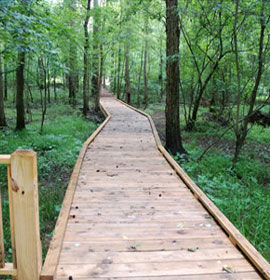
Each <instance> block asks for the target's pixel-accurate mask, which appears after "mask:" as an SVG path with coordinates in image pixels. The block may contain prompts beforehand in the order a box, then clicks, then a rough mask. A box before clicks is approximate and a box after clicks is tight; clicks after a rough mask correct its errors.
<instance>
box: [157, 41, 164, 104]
mask: <svg viewBox="0 0 270 280" xmlns="http://www.w3.org/2000/svg"><path fill="white" fill-rule="evenodd" d="M158 83H159V87H160V93H159V95H160V100H162V99H163V93H164V92H163V91H164V90H163V44H162V38H160V64H159V76H158Z"/></svg>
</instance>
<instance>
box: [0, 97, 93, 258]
mask: <svg viewBox="0 0 270 280" xmlns="http://www.w3.org/2000/svg"><path fill="white" fill-rule="evenodd" d="M35 104H36V103H35ZM7 106H8V107H7V110H6V116H7V121H8V124H9V128H7V129H4V130H0V154H11V153H12V152H13V151H15V150H16V149H33V150H34V151H36V152H37V156H38V174H39V200H40V227H41V238H42V243H43V256H45V254H46V251H47V247H48V243H49V240H50V238H51V236H52V234H53V229H54V225H55V222H56V219H57V217H58V214H59V211H60V209H61V205H62V200H63V197H64V194H65V189H66V187H67V184H68V181H69V178H70V175H71V172H72V169H73V166H74V164H75V162H76V159H77V156H78V154H79V152H80V149H81V147H82V144H83V142H84V141H85V140H86V139H87V138H88V137H89V136H90V135H91V133H92V132H93V131H94V130H95V129H96V128H97V126H98V124H96V123H94V122H91V121H87V120H85V119H84V118H82V116H81V112H80V111H79V110H78V109H77V108H73V107H71V106H70V105H69V104H67V103H63V100H61V103H54V104H52V105H50V106H49V107H48V112H47V116H46V122H45V125H44V130H43V132H42V133H40V120H41V110H40V109H39V108H38V107H37V108H35V109H32V116H33V121H32V122H30V123H29V124H27V128H26V129H25V130H23V131H20V132H18V131H15V130H14V127H15V110H14V108H13V104H11V103H7ZM0 174H1V178H0V183H1V186H2V196H3V197H2V200H3V219H4V236H5V249H6V252H8V253H7V254H6V258H7V260H9V261H10V260H11V253H12V251H11V246H10V234H9V221H8V215H9V214H8V198H7V191H6V190H7V177H6V168H5V167H4V166H1V167H0Z"/></svg>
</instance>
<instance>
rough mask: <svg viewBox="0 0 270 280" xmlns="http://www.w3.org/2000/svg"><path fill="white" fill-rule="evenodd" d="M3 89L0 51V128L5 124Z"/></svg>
mask: <svg viewBox="0 0 270 280" xmlns="http://www.w3.org/2000/svg"><path fill="white" fill-rule="evenodd" d="M6 125H7V123H6V116H5V105H4V90H3V73H2V57H1V53H0V128H1V127H3V126H6Z"/></svg>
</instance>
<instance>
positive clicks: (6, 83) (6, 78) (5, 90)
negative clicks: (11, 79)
mask: <svg viewBox="0 0 270 280" xmlns="http://www.w3.org/2000/svg"><path fill="white" fill-rule="evenodd" d="M7 68H8V67H7V62H6V61H5V62H4V71H5V73H4V81H5V84H4V93H5V100H8V70H7Z"/></svg>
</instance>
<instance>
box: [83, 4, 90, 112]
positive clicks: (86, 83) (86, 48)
mask: <svg viewBox="0 0 270 280" xmlns="http://www.w3.org/2000/svg"><path fill="white" fill-rule="evenodd" d="M90 7H91V0H88V1H87V12H86V18H85V21H84V25H83V27H84V38H85V43H84V54H83V63H84V64H83V114H84V115H85V116H86V115H87V113H88V112H89V104H88V89H89V77H88V75H89V73H88V72H89V71H88V69H89V65H88V51H89V32H88V23H89V18H90Z"/></svg>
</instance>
